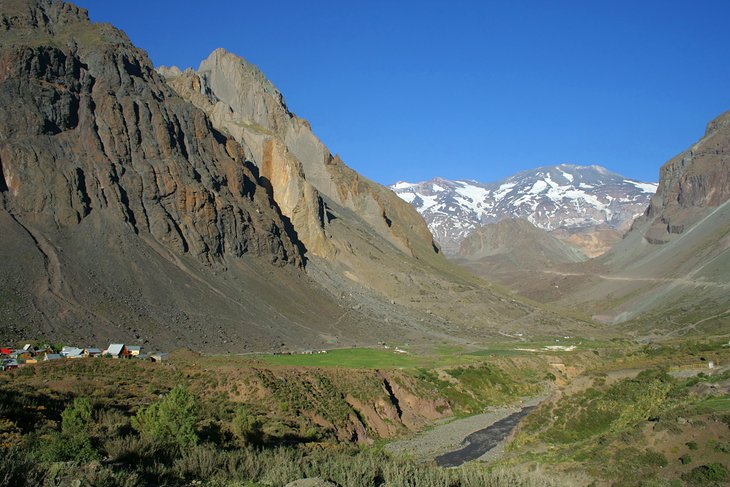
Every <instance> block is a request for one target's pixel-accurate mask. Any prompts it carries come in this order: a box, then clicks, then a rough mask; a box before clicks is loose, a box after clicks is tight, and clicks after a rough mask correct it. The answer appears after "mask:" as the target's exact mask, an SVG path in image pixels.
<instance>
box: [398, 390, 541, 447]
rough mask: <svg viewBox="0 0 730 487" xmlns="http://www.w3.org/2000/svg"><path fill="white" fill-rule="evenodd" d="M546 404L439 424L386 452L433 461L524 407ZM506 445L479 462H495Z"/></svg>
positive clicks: (502, 409)
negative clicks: (468, 437) (467, 438)
mask: <svg viewBox="0 0 730 487" xmlns="http://www.w3.org/2000/svg"><path fill="white" fill-rule="evenodd" d="M544 400H545V397H535V398H530V399H529V400H525V401H524V402H522V403H520V404H516V405H514V406H508V407H500V408H494V409H490V410H489V411H486V412H484V413H481V414H476V415H474V416H469V417H467V418H460V419H452V420H450V421H448V422H441V423H437V424H436V425H435V426H434V427H432V428H430V429H428V430H426V431H422V432H421V433H418V434H417V435H415V436H413V437H411V438H406V439H403V440H398V441H394V442H392V443H389V444H388V445H386V447H385V448H386V450H387V451H389V452H391V453H393V454H395V455H402V456H408V457H411V458H413V459H415V460H419V461H432V460H433V459H434V458H436V457H437V456H439V455H443V454H444V453H448V452H452V451H455V450H459V449H460V448H463V447H464V446H465V444H466V443H465V441H464V439H465V438H466V437H467V436H469V435H471V434H472V433H474V432H476V431H479V430H482V429H484V428H487V427H489V426H491V425H493V424H494V423H496V422H497V421H500V420H501V419H504V418H506V417H507V416H509V415H511V414H513V413H516V412H518V411H520V410H522V408H524V407H527V406H536V405H537V404H539V403H541V402H542V401H544ZM504 444H505V440H504V439H502V440H501V441H500V442H499V443H498V444H497V445H496V446H495V447H494V448H492V449H491V450H489V451H488V452H486V453H485V454H484V455H482V456H481V457H479V458H478V459H477V460H478V461H492V460H495V459H496V458H498V457H499V456H500V455H501V454H502V453H503V452H504Z"/></svg>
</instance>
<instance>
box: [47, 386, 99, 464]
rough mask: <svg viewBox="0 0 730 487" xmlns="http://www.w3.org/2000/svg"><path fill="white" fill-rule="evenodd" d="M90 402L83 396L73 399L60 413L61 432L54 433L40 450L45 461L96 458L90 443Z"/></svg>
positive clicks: (81, 460)
mask: <svg viewBox="0 0 730 487" xmlns="http://www.w3.org/2000/svg"><path fill="white" fill-rule="evenodd" d="M92 413H93V409H92V407H91V403H90V402H89V400H88V399H87V398H85V397H77V398H76V399H74V402H73V405H71V406H67V407H66V409H64V410H63V412H62V413H61V432H60V433H58V432H56V433H54V434H53V435H52V436H51V438H50V439H49V441H48V443H46V444H45V446H44V448H43V450H42V458H43V459H44V460H47V461H52V462H57V461H69V460H73V461H79V462H88V461H91V460H94V459H95V458H97V453H96V450H95V449H94V446H93V445H92V444H91V438H90V437H89V426H90V425H91V422H92V420H93V418H92Z"/></svg>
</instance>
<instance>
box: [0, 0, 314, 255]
mask: <svg viewBox="0 0 730 487" xmlns="http://www.w3.org/2000/svg"><path fill="white" fill-rule="evenodd" d="M25 3H28V2H4V5H5V4H9V5H13V4H25ZM2 23H3V24H4V25H5V27H6V29H5V30H4V32H1V33H0V42H2V52H1V53H0V90H1V91H0V100H1V103H2V106H3V110H2V111H1V112H0V141H1V142H2V145H1V146H0V161H2V166H1V170H2V179H3V181H4V185H3V188H2V190H3V193H4V195H3V196H4V197H3V206H4V209H5V210H6V211H8V212H9V213H11V214H12V215H13V216H14V218H16V219H21V220H25V219H29V220H32V222H33V225H35V226H40V227H42V226H55V227H57V228H59V229H63V228H66V227H70V226H74V225H78V224H79V223H80V222H81V221H82V220H83V219H84V218H87V217H88V216H89V215H90V214H91V213H93V212H99V213H114V214H115V215H116V216H117V217H118V220H116V221H118V222H120V223H123V224H124V225H125V226H126V227H127V228H128V229H129V230H130V231H132V232H134V233H135V234H139V233H146V234H150V236H151V237H153V238H154V239H156V240H157V241H159V242H161V243H163V244H164V245H166V246H168V247H169V248H171V249H172V250H173V251H176V252H181V253H191V254H193V255H195V256H197V257H198V258H199V259H201V260H203V261H205V262H207V263H213V262H216V261H220V259H221V258H222V257H223V256H224V254H226V255H229V256H236V257H240V256H241V255H243V254H244V253H246V252H254V253H256V254H257V255H260V256H266V258H268V259H270V260H271V261H273V262H277V263H287V262H290V263H294V264H297V263H298V262H299V261H300V256H299V253H298V250H297V248H296V246H295V245H294V244H293V243H292V241H291V239H290V238H289V237H288V235H287V234H286V231H285V225H284V222H283V221H282V220H281V218H280V216H279V214H278V212H277V210H276V208H275V207H274V205H273V202H272V200H271V195H270V194H269V193H268V192H267V190H266V189H265V188H264V187H262V186H261V185H259V184H258V181H257V179H256V177H255V176H254V174H253V173H252V170H251V167H250V166H249V165H247V163H246V161H245V158H244V153H243V150H242V149H241V147H240V146H239V145H238V144H237V143H236V142H235V141H233V140H230V139H226V138H225V137H224V136H222V135H220V134H218V133H216V131H215V130H213V128H212V127H211V125H210V122H209V121H208V119H207V118H206V117H205V115H204V114H203V113H202V112H200V111H198V110H195V109H194V108H193V107H191V106H190V105H189V104H188V103H187V102H185V101H183V100H182V99H180V98H179V97H178V96H177V95H176V94H175V93H174V92H173V91H172V90H170V89H169V87H168V86H167V85H166V84H165V83H164V81H163V80H162V79H161V77H160V76H159V75H158V74H157V73H156V72H155V71H154V69H153V68H152V66H151V64H150V62H149V60H148V59H147V57H146V55H145V54H144V53H143V52H142V51H139V50H137V49H135V48H133V47H132V46H131V45H130V44H129V41H128V40H127V39H126V37H125V36H124V34H122V33H121V32H119V31H116V30H114V29H112V28H110V27H91V26H90V24H88V18H86V14H85V12H84V11H83V10H81V9H78V8H74V7H72V6H70V5H68V4H62V3H59V2H37V3H35V4H31V5H30V8H29V10H28V11H26V12H25V14H24V15H23V14H19V15H18V16H9V15H8V14H3V19H2ZM77 28H88V29H89V31H90V34H89V35H90V37H91V38H83V37H82V38H81V40H82V42H76V41H69V44H67V45H66V46H63V47H51V46H48V45H43V44H44V43H42V42H41V40H42V39H43V37H38V38H36V37H34V36H33V35H32V34H33V33H34V32H36V31H39V32H40V35H41V36H44V35H46V34H47V33H48V32H51V33H52V34H51V35H52V37H53V38H54V39H59V38H61V39H62V38H64V36H67V35H68V36H71V35H73V31H74V30H75V29H77ZM26 38H27V39H29V41H23V39H26ZM19 41H20V42H22V43H21V44H17V42H19Z"/></svg>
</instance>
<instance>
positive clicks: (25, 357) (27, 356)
mask: <svg viewBox="0 0 730 487" xmlns="http://www.w3.org/2000/svg"><path fill="white" fill-rule="evenodd" d="M89 357H92V358H93V357H109V358H115V359H119V358H128V359H137V360H151V361H153V362H164V361H166V360H167V358H168V354H167V353H166V352H153V353H149V354H147V353H142V347H141V346H138V345H125V344H123V343H112V344H110V345H109V346H108V347H107V349H106V350H101V349H100V348H94V347H88V348H79V347H63V348H62V349H61V350H60V351H56V350H53V348H52V347H50V346H49V345H43V346H41V347H38V348H35V347H33V345H31V344H30V343H28V344H26V345H25V346H24V347H23V348H19V349H16V348H12V347H0V370H10V369H17V368H18V367H22V366H23V365H27V364H35V363H38V362H47V361H49V360H62V359H70V360H73V359H83V358H89Z"/></svg>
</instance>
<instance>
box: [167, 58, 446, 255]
mask: <svg viewBox="0 0 730 487" xmlns="http://www.w3.org/2000/svg"><path fill="white" fill-rule="evenodd" d="M161 72H162V73H164V74H165V75H166V76H167V77H168V81H169V82H170V84H171V85H172V86H173V87H174V88H175V89H176V90H177V91H178V92H179V93H180V94H182V95H183V96H184V97H186V98H188V99H190V100H191V101H193V103H194V104H196V106H198V107H201V108H203V109H204V110H205V111H206V112H207V113H208V114H209V116H210V118H211V120H212V121H213V123H214V125H215V126H216V127H217V128H219V129H220V130H222V131H225V132H227V133H229V134H231V135H232V136H233V137H234V138H235V139H236V140H238V141H239V142H240V143H241V144H242V145H243V146H244V147H245V149H246V150H247V151H248V152H247V153H248V155H249V157H250V160H251V161H252V162H253V163H254V164H256V165H257V166H258V167H259V168H260V170H261V171H262V173H264V172H266V173H267V174H268V175H269V176H270V177H269V176H266V177H267V179H268V180H269V181H270V182H271V183H272V188H273V192H274V195H275V198H276V200H277V202H278V203H279V205H280V206H281V207H282V211H284V214H285V215H286V216H287V217H289V218H290V219H292V220H294V219H295V215H296V219H297V220H299V224H297V223H295V224H294V226H295V229H296V230H297V233H298V234H300V235H304V237H303V239H304V240H305V246H306V247H307V248H308V250H310V251H314V252H315V254H318V255H328V256H330V257H331V256H333V255H334V254H335V253H336V252H335V251H334V250H333V249H332V248H331V245H330V243H334V242H335V241H337V239H336V238H334V239H333V238H332V237H333V235H331V234H327V230H326V229H325V228H324V226H326V223H327V222H326V220H327V219H326V218H323V216H322V215H325V214H326V213H327V209H326V206H327V205H329V206H330V207H331V208H334V207H343V208H345V209H347V210H348V211H351V212H354V215H353V216H355V218H357V219H361V220H363V221H364V222H363V223H364V224H365V225H367V226H368V227H370V228H372V229H373V230H375V232H376V233H377V234H379V235H380V236H381V237H382V238H385V239H386V240H387V241H388V242H390V243H391V244H392V245H395V246H396V247H397V248H399V249H400V250H401V251H403V252H405V253H406V254H408V255H414V254H416V253H419V252H426V253H430V254H433V253H434V251H435V247H434V245H433V242H432V238H431V235H430V233H429V232H428V229H427V228H426V227H425V225H424V224H423V223H422V220H421V218H420V217H419V216H418V215H417V213H416V212H414V211H413V210H412V209H411V208H410V207H409V206H408V205H406V204H404V203H403V202H402V201H401V200H399V199H398V198H396V197H394V195H392V193H391V192H389V191H387V190H386V189H385V188H383V187H381V186H380V185H377V184H375V183H373V182H371V181H368V180H367V179H365V178H363V177H362V176H360V175H359V174H357V173H356V172H354V171H352V170H351V169H350V168H348V167H347V166H346V165H345V164H344V163H343V162H342V160H341V159H340V158H339V157H337V156H333V155H332V154H331V152H330V151H329V149H328V148H327V147H326V146H325V145H324V144H323V143H322V142H321V141H320V140H319V139H318V138H317V136H316V135H315V134H314V133H313V132H312V129H311V126H310V125H309V123H308V122H306V121H305V120H303V119H300V118H299V117H297V116H295V115H294V114H292V113H291V112H290V111H289V109H288V107H287V106H286V103H285V101H284V97H283V96H282V95H281V93H280V92H279V91H278V90H277V89H276V87H275V86H274V85H273V84H272V83H271V82H270V81H269V80H268V79H267V78H266V77H265V76H264V75H263V73H261V71H260V70H259V69H258V68H256V67H255V66H254V65H252V64H251V63H249V62H248V61H246V60H244V59H243V58H241V57H239V56H236V55H234V54H231V53H229V52H227V51H225V50H223V49H216V50H215V51H213V53H212V54H211V55H210V56H209V57H208V58H207V59H206V60H204V61H203V62H202V63H201V64H200V67H199V69H198V70H197V71H196V72H195V73H191V72H188V71H187V70H186V71H185V72H183V74H182V75H178V74H177V71H169V70H168V69H167V68H166V69H165V70H163V71H161ZM206 90H207V91H206ZM203 92H205V93H206V95H205V96H206V97H207V98H208V100H204V99H202V98H201V97H200V95H201V93H203ZM274 167H276V168H278V169H276V170H273V169H272V168H274ZM281 174H290V175H295V174H298V175H299V176H298V177H297V178H295V179H292V178H290V177H283V176H281ZM295 180H296V181H295ZM317 221H319V222H320V225H319V228H315V227H314V224H315V223H316V222H317ZM304 222H306V225H305V226H304V227H301V226H300V225H303V224H304ZM307 239H309V242H307V241H306V240H307ZM328 242H330V243H328ZM306 244H309V245H306ZM342 245H343V246H346V244H345V242H343V243H342Z"/></svg>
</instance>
